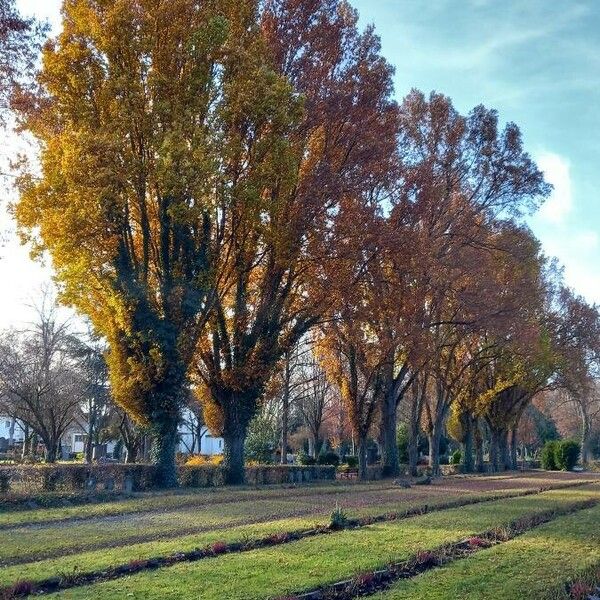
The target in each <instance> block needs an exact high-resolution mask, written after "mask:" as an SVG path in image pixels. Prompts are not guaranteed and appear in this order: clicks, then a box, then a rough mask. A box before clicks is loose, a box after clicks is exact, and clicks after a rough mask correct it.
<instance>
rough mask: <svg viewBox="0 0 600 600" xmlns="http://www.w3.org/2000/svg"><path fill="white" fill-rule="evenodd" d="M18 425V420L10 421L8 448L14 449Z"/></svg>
mask: <svg viewBox="0 0 600 600" xmlns="http://www.w3.org/2000/svg"><path fill="white" fill-rule="evenodd" d="M16 424H17V420H16V419H15V418H14V417H13V418H12V419H11V420H10V427H9V428H8V447H9V448H12V447H13V446H14V444H15V426H16Z"/></svg>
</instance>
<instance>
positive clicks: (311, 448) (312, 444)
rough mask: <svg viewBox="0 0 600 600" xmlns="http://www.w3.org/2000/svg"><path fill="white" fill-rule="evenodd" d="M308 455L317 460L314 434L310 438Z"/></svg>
mask: <svg viewBox="0 0 600 600" xmlns="http://www.w3.org/2000/svg"><path fill="white" fill-rule="evenodd" d="M308 455H309V456H312V458H315V438H314V437H313V435H312V434H310V435H309V436H308Z"/></svg>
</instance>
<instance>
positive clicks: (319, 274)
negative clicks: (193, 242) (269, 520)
mask: <svg viewBox="0 0 600 600" xmlns="http://www.w3.org/2000/svg"><path fill="white" fill-rule="evenodd" d="M357 21H358V17H357V14H356V13H355V11H353V10H352V9H350V8H349V6H348V5H347V4H346V3H345V2H341V1H338V0H328V1H327V2H300V3H299V2H297V0H269V1H267V2H265V3H264V4H263V10H262V13H261V24H262V30H263V31H264V33H265V39H266V45H267V49H268V55H269V57H270V60H271V61H272V65H273V68H274V69H275V71H276V73H277V74H278V75H279V76H280V77H282V78H285V79H286V80H287V81H289V83H290V85H291V90H290V91H291V92H292V94H291V96H292V97H293V98H296V97H301V98H302V99H303V103H302V104H303V106H302V107H299V106H298V105H297V103H296V102H293V101H292V100H291V98H290V97H287V93H288V92H287V91H286V95H285V96H281V95H280V96H279V97H278V98H277V102H276V103H275V105H276V106H277V109H278V111H279V112H278V114H279V117H278V118H277V119H274V122H276V123H282V124H283V125H284V127H282V129H285V130H286V131H285V134H284V139H285V141H282V140H274V139H270V140H268V145H267V147H269V148H271V147H272V148H274V149H276V152H275V157H274V158H273V160H276V161H280V162H283V163H284V164H285V166H286V168H285V169H284V168H283V167H282V166H280V167H278V168H275V167H274V166H270V167H269V168H268V169H266V172H264V171H263V172H260V171H251V175H253V176H255V177H256V178H257V179H255V180H254V181H253V182H252V186H251V189H252V190H256V191H255V192H253V193H252V194H251V195H248V193H247V191H246V192H244V190H243V189H240V188H239V185H238V184H237V183H238V182H237V181H236V182H235V183H236V187H234V190H237V191H235V192H234V196H235V198H236V200H237V201H236V202H235V203H232V204H223V205H222V206H220V207H219V214H220V215H221V220H222V223H223V228H222V229H223V235H224V240H225V241H224V244H225V246H226V248H227V251H226V252H224V256H225V258H224V261H223V263H222V265H221V266H220V271H219V272H222V273H223V275H222V277H220V278H219V286H218V291H217V294H216V299H215V307H214V311H213V313H212V315H211V319H210V335H209V336H208V337H206V338H204V339H203V340H202V341H201V343H200V344H199V350H198V371H199V373H200V376H201V378H202V379H203V381H204V383H205V386H206V389H208V390H209V391H210V394H209V395H208V394H202V398H204V400H205V401H207V402H209V403H211V404H212V408H211V409H210V410H208V411H206V413H207V414H211V415H216V414H217V413H218V416H216V421H218V422H219V423H220V424H221V425H222V429H221V430H220V432H221V434H222V435H223V437H224V441H225V453H224V454H225V460H224V466H225V470H226V474H227V475H226V479H227V481H228V482H229V483H239V482H241V481H243V477H244V471H243V447H244V439H245V437H246V434H247V428H248V424H249V422H250V421H251V419H252V418H253V417H254V416H255V415H256V413H257V411H258V409H259V406H260V401H261V397H263V395H264V391H265V387H266V385H267V382H268V381H269V379H270V378H271V377H272V375H273V372H274V371H275V370H276V368H277V364H278V362H279V360H280V359H281V357H282V356H283V355H284V354H285V352H286V351H289V350H290V349H291V348H292V347H293V346H294V344H295V343H297V342H298V340H300V339H301V338H302V336H303V335H304V334H305V333H306V332H307V331H308V330H309V329H310V328H311V327H313V326H314V325H315V324H316V323H317V322H318V321H319V320H320V318H321V316H322V315H323V314H324V313H325V311H326V309H327V306H328V304H329V300H330V297H329V290H328V289H326V288H325V287H324V285H323V281H324V277H323V270H324V269H325V267H326V264H327V263H330V262H332V261H334V260H337V257H338V254H339V253H340V252H341V251H342V247H340V246H338V244H337V238H336V235H335V223H336V221H337V220H339V219H340V218H342V216H341V215H342V213H343V209H344V200H345V199H346V198H348V197H352V196H354V197H358V196H360V195H361V194H362V193H363V192H365V190H367V189H374V188H375V187H376V186H377V185H378V183H380V182H382V181H384V180H386V179H388V178H389V174H388V171H387V169H386V166H387V165H388V164H389V163H390V159H391V157H393V156H394V146H395V130H396V121H397V107H396V105H395V103H394V102H393V101H392V99H391V93H392V80H391V74H392V69H391V68H390V66H389V65H388V64H387V63H386V62H385V61H384V60H383V58H382V57H381V56H380V42H379V39H378V38H377V37H376V36H375V35H374V33H373V31H372V29H371V28H369V29H367V30H366V31H365V32H364V33H359V32H358V29H357ZM300 108H302V109H303V110H300ZM269 129H270V130H271V131H272V130H273V128H272V126H271V125H269ZM240 136H241V137H240V147H241V148H242V150H243V151H242V152H240V153H239V154H238V155H236V156H234V157H233V158H232V163H231V170H232V171H233V172H246V171H247V169H246V168H245V162H246V160H247V155H248V153H249V152H250V151H251V150H252V149H253V148H254V147H255V146H256V144H255V142H254V139H253V138H254V132H253V130H252V129H250V130H249V129H248V128H243V129H242V130H241V131H240Z"/></svg>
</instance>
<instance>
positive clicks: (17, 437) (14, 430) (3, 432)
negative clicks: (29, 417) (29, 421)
mask: <svg viewBox="0 0 600 600" xmlns="http://www.w3.org/2000/svg"><path fill="white" fill-rule="evenodd" d="M22 442H23V430H22V429H21V427H19V423H18V422H17V420H16V419H13V418H11V417H7V416H4V415H0V452H3V451H5V450H6V449H7V448H8V447H9V446H13V445H14V444H21V443H22Z"/></svg>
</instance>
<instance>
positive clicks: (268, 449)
mask: <svg viewBox="0 0 600 600" xmlns="http://www.w3.org/2000/svg"><path fill="white" fill-rule="evenodd" d="M277 442H278V438H277V429H276V427H275V424H274V423H273V421H272V420H271V419H268V418H266V417H263V416H262V415H258V416H257V417H255V418H254V419H253V420H252V421H251V422H250V426H249V427H248V437H247V438H246V445H245V449H244V450H245V454H246V460H254V461H256V462H258V463H260V464H262V465H266V464H270V463H272V462H273V454H274V452H275V448H276V447H277Z"/></svg>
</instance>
